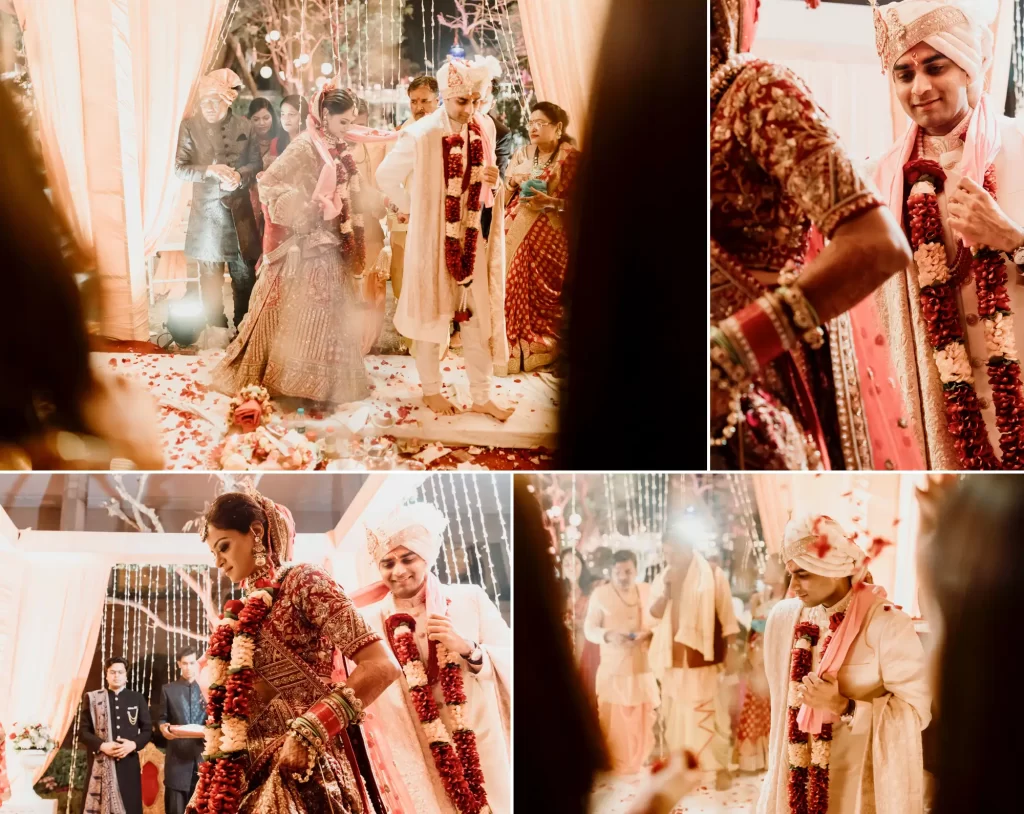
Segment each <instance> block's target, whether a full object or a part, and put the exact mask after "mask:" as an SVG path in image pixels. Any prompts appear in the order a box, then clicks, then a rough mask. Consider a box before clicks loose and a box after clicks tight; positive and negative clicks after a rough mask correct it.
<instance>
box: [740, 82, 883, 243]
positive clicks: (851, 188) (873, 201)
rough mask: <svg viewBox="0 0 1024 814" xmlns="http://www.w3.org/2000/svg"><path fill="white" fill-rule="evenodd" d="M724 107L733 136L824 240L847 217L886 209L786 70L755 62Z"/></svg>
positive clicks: (825, 118) (806, 93) (821, 113)
mask: <svg viewBox="0 0 1024 814" xmlns="http://www.w3.org/2000/svg"><path fill="white" fill-rule="evenodd" d="M722 104H724V105H727V106H728V107H729V110H727V111H723V112H726V113H728V114H729V115H728V116H727V119H728V120H731V121H734V122H735V126H734V132H735V135H736V136H737V137H738V138H739V139H740V140H741V141H742V142H743V143H744V144H745V145H746V147H747V149H749V151H750V152H751V154H752V155H753V157H754V158H755V159H756V160H757V162H758V164H760V166H761V167H762V168H763V169H764V170H765V172H767V173H768V174H769V175H771V176H773V177H774V178H775V179H776V180H777V181H778V182H779V184H780V185H781V186H782V188H783V189H784V190H785V191H786V193H787V194H788V195H789V196H791V197H792V198H793V199H794V200H795V201H796V202H797V204H798V206H799V207H800V208H801V209H802V210H803V211H804V212H805V213H806V214H807V216H808V217H809V218H810V219H811V221H812V222H813V223H814V225H815V226H817V227H818V229H819V230H820V231H821V233H822V234H824V235H825V236H826V237H831V236H832V234H833V232H835V230H836V228H837V227H838V226H839V225H840V224H841V223H842V222H843V221H844V220H846V219H847V218H849V217H851V216H853V215H856V214H859V213H861V212H864V211H866V210H868V209H873V208H874V207H876V206H881V205H882V202H881V201H880V200H879V199H878V197H877V196H876V195H875V194H874V192H873V191H872V189H871V187H870V185H869V184H868V183H867V181H866V180H865V179H864V178H863V177H862V176H861V174H860V172H859V171H858V170H857V168H856V167H855V166H854V164H853V162H852V161H851V160H850V157H849V155H847V153H846V150H845V148H844V147H843V145H842V144H841V143H840V141H839V135H838V134H837V133H836V132H835V131H834V130H833V129H832V126H831V125H830V124H829V121H828V116H827V115H826V114H825V112H824V111H823V110H822V109H821V108H820V107H818V105H817V103H816V102H815V101H814V98H813V97H812V96H811V93H810V91H809V90H808V89H807V87H806V86H805V85H804V83H803V82H802V81H801V80H800V79H799V78H798V77H797V76H796V74H794V73H793V72H792V71H790V70H789V69H788V68H785V67H783V66H781V65H775V64H772V63H769V62H755V63H753V64H752V65H751V66H750V67H749V68H748V69H747V70H745V71H743V72H742V73H741V74H740V76H739V77H738V78H737V80H736V82H735V84H734V86H733V87H732V88H731V89H730V90H729V91H728V92H727V93H726V96H725V98H723V100H722Z"/></svg>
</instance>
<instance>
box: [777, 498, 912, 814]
mask: <svg viewBox="0 0 1024 814" xmlns="http://www.w3.org/2000/svg"><path fill="white" fill-rule="evenodd" d="M782 559H783V560H784V561H785V563H786V569H787V570H788V571H789V572H790V573H791V574H792V575H793V580H792V585H791V589H792V591H793V593H794V594H796V597H795V598H794V599H786V600H783V601H782V602H780V603H779V604H778V605H776V606H775V607H774V608H773V609H772V612H771V615H770V616H769V617H768V625H767V628H766V630H765V640H764V666H765V672H766V674H767V676H768V686H769V690H770V693H771V702H772V725H771V735H770V739H769V753H768V772H767V774H766V775H765V779H764V783H763V785H762V787H761V796H760V799H759V801H758V805H757V812H758V814H790V812H822V813H824V812H826V811H827V812H828V814H868V812H871V814H921V812H923V811H924V763H923V758H922V753H921V730H923V729H924V728H925V727H926V726H927V725H928V722H929V720H931V692H930V689H929V687H928V682H927V680H926V667H925V655H924V649H923V648H922V646H921V642H920V640H919V639H918V637H917V633H916V631H915V630H914V623H913V621H912V620H911V619H910V617H909V616H907V614H905V613H904V612H903V611H902V610H900V609H899V608H898V607H896V606H895V605H893V604H892V603H891V602H890V601H888V600H887V599H886V595H885V590H884V589H883V588H882V587H881V586H878V585H872V584H870V583H869V582H868V581H866V580H864V577H865V574H864V571H865V568H864V564H865V554H864V551H863V550H862V549H861V548H860V547H858V546H857V545H856V543H854V542H853V541H852V540H850V539H848V538H847V536H846V535H845V534H844V533H843V530H842V528H840V526H839V524H838V523H836V522H835V521H834V520H832V519H831V518H829V517H825V516H823V515H817V516H815V515H811V516H806V517H797V518H794V519H793V520H791V521H790V522H789V524H788V525H787V526H786V530H785V533H784V536H783V541H782Z"/></svg>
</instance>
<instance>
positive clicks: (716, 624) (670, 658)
mask: <svg viewBox="0 0 1024 814" xmlns="http://www.w3.org/2000/svg"><path fill="white" fill-rule="evenodd" d="M662 547H663V552H664V556H665V561H666V562H667V563H668V568H666V569H665V570H664V571H662V572H661V573H660V574H658V576H656V577H655V578H654V583H653V584H652V585H651V596H653V597H655V599H654V600H653V602H652V603H651V605H650V614H651V616H652V617H654V619H655V620H657V622H656V624H655V626H654V637H653V639H652V640H651V649H650V653H649V659H650V664H651V670H652V671H653V672H654V675H655V676H656V677H657V679H658V681H659V682H660V683H661V703H662V715H663V717H664V719H665V739H666V741H667V743H668V747H669V749H671V750H672V751H673V752H677V751H679V750H682V749H687V750H689V751H690V752H692V753H693V754H694V756H695V757H696V759H697V762H698V764H699V766H700V768H701V769H702V770H704V771H715V772H717V774H718V786H719V788H724V787H726V786H727V785H728V782H729V767H730V762H731V751H732V749H731V744H730V740H731V723H730V720H729V708H728V704H727V702H726V701H725V698H724V697H723V692H722V687H721V682H720V680H719V679H720V678H722V676H723V674H724V673H725V657H726V653H727V652H728V649H729V647H730V646H731V644H732V642H733V640H734V639H735V637H736V634H737V633H739V629H740V628H739V624H738V623H737V621H736V614H735V612H734V610H733V605H732V593H731V591H730V590H729V580H728V578H727V577H726V575H725V573H724V572H723V571H722V569H721V568H718V567H716V566H713V565H711V564H710V563H709V562H708V561H707V560H706V559H705V558H704V557H703V556H702V555H701V554H700V552H698V551H695V550H694V548H693V536H692V535H691V534H690V533H689V531H688V529H687V528H686V527H685V526H679V525H675V526H673V527H672V528H670V529H669V531H667V532H665V535H664V537H663V538H662Z"/></svg>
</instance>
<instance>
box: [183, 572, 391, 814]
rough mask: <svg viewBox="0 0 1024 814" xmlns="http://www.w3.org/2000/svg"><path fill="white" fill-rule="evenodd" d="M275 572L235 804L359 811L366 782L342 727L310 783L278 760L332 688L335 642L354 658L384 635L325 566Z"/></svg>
mask: <svg viewBox="0 0 1024 814" xmlns="http://www.w3.org/2000/svg"><path fill="white" fill-rule="evenodd" d="M277 578H278V579H279V580H280V582H281V587H280V589H279V591H278V592H277V595H276V597H275V599H274V604H273V606H272V607H271V609H270V613H269V614H268V615H267V617H266V619H264V621H263V623H262V625H261V626H260V629H259V633H258V634H257V636H256V647H255V652H254V657H253V667H254V669H255V671H256V674H257V678H256V685H255V687H254V688H253V691H252V694H251V697H250V699H249V710H250V712H249V725H248V739H247V744H246V754H245V757H244V761H243V763H244V767H243V768H244V770H245V777H246V784H245V791H244V792H243V795H242V799H241V803H240V805H239V808H238V811H239V813H240V814H272V812H293V813H297V812H308V813H309V814H320V812H330V811H332V810H333V811H335V812H337V814H362V812H364V811H366V810H367V801H366V790H365V789H364V787H363V781H362V778H361V777H360V775H359V772H358V769H357V766H358V764H357V760H356V753H355V751H354V749H353V745H352V743H351V741H350V740H349V738H348V735H347V733H346V731H345V730H344V729H343V730H342V731H341V732H340V734H339V735H337V736H336V737H334V738H333V739H331V740H330V741H329V742H328V743H326V744H325V745H324V747H323V752H322V754H321V755H320V756H319V759H318V760H317V762H316V768H315V769H314V771H313V774H312V777H311V778H310V779H309V780H308V781H306V782H305V783H301V782H298V780H297V778H296V773H295V772H293V771H292V770H290V769H284V770H282V769H281V768H280V767H279V762H280V756H281V748H282V746H283V745H284V742H285V738H286V736H287V735H288V732H289V731H290V722H291V721H292V720H293V719H294V718H297V717H298V716H300V715H302V714H304V713H305V712H306V711H307V710H309V708H310V707H311V706H313V705H314V704H315V703H316V702H317V701H319V700H320V699H321V698H323V697H324V696H325V695H327V694H328V693H330V692H331V683H332V682H331V674H332V672H333V670H334V653H335V650H339V651H341V652H342V653H343V654H344V655H345V656H346V657H347V658H352V656H354V655H355V654H356V653H357V652H358V651H359V650H361V649H362V648H364V647H366V646H367V645H369V644H372V643H373V642H377V641H380V636H378V635H377V634H376V633H374V632H373V630H371V629H370V627H369V626H368V625H367V624H366V622H364V621H363V618H362V616H361V615H360V614H359V612H358V611H357V610H356V608H355V606H354V605H353V604H352V601H351V600H350V599H349V598H348V597H347V596H346V595H345V594H344V593H343V592H342V590H341V589H340V588H339V587H338V584H337V583H336V582H335V581H334V580H333V579H332V578H331V577H330V576H329V575H328V574H327V572H326V571H324V570H323V569H321V568H318V567H316V566H313V565H308V564H301V565H295V566H291V567H289V566H285V567H284V568H282V569H281V570H280V571H279V572H278V576H277ZM196 796H198V792H197V795H196ZM195 803H196V798H195V797H194V798H193V800H192V802H191V803H190V804H189V808H188V811H189V812H190V814H195V813H196V812H197V810H198V809H197V808H196V807H195Z"/></svg>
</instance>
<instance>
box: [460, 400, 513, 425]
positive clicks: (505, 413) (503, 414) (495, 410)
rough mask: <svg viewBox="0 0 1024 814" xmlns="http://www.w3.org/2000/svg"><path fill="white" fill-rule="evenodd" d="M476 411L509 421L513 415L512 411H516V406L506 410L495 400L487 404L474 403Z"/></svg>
mask: <svg viewBox="0 0 1024 814" xmlns="http://www.w3.org/2000/svg"><path fill="white" fill-rule="evenodd" d="M470 409H472V411H473V412H474V413H483V414H484V415H489V416H490V417H491V418H496V419H498V421H508V420H509V418H511V417H512V413H514V412H515V408H513V409H511V410H505V409H502V408H501V407H499V406H498V405H497V404H495V403H494V402H493V401H488V402H487V403H486V404H476V403H474V404H473V406H472V408H470Z"/></svg>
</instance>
